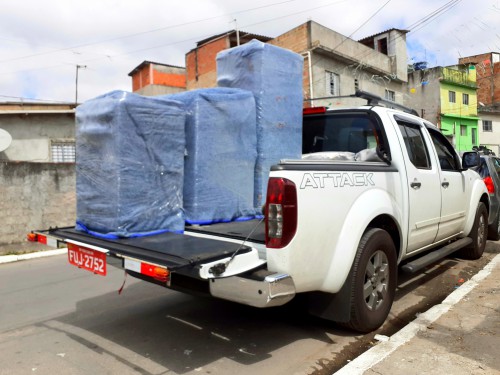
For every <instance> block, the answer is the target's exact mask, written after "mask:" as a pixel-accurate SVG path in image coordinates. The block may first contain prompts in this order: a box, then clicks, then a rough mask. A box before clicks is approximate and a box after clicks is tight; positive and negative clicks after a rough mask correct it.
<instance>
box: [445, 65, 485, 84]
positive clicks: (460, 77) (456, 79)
mask: <svg viewBox="0 0 500 375" xmlns="http://www.w3.org/2000/svg"><path fill="white" fill-rule="evenodd" d="M441 82H446V83H452V84H455V85H460V86H465V87H469V88H472V89H477V83H476V75H475V74H470V73H469V71H468V70H457V69H450V68H441Z"/></svg>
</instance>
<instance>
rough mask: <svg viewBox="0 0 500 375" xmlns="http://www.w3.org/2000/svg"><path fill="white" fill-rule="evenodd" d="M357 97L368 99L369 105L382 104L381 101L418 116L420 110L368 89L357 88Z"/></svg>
mask: <svg viewBox="0 0 500 375" xmlns="http://www.w3.org/2000/svg"><path fill="white" fill-rule="evenodd" d="M354 96H355V97H358V98H362V99H366V100H367V102H368V103H367V104H368V105H380V103H383V104H385V106H384V107H389V108H395V109H399V110H401V111H403V112H406V113H411V114H412V115H415V116H418V112H417V111H415V110H414V109H412V108H409V107H406V106H404V105H402V104H398V103H395V102H393V101H390V100H387V99H382V98H381V97H380V96H377V95H373V94H370V93H369V92H366V91H361V90H356V93H355V94H354Z"/></svg>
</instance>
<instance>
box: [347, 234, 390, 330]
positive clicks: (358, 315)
mask: <svg viewBox="0 0 500 375" xmlns="http://www.w3.org/2000/svg"><path fill="white" fill-rule="evenodd" d="M396 272H397V260H396V248H395V246H394V242H393V241H392V238H391V236H390V235H389V233H387V232H386V231H385V230H383V229H379V228H368V229H367V230H366V232H365V233H364V234H363V237H361V241H360V242H359V245H358V251H357V253H356V258H355V259H354V263H353V266H352V269H351V272H350V273H349V278H348V280H347V281H346V282H347V283H350V290H351V311H350V320H349V321H348V322H347V323H343V324H342V325H344V326H345V327H347V328H349V329H352V330H355V331H358V332H370V331H373V330H375V329H377V328H379V327H380V326H381V325H382V324H383V323H384V321H385V319H386V318H387V316H388V315H389V312H390V310H391V307H392V302H393V301H394V294H395V291H396V282H397V275H396Z"/></svg>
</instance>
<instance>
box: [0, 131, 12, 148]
mask: <svg viewBox="0 0 500 375" xmlns="http://www.w3.org/2000/svg"><path fill="white" fill-rule="evenodd" d="M11 143H12V137H11V135H10V134H9V133H8V132H7V131H6V130H3V129H0V152H2V151H5V150H7V148H8V147H9V146H10V144H11Z"/></svg>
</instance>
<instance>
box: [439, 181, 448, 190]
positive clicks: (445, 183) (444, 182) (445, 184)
mask: <svg viewBox="0 0 500 375" xmlns="http://www.w3.org/2000/svg"><path fill="white" fill-rule="evenodd" d="M441 186H442V187H444V188H445V189H446V188H447V187H448V186H450V183H449V182H448V181H443V182H442V183H441Z"/></svg>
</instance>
